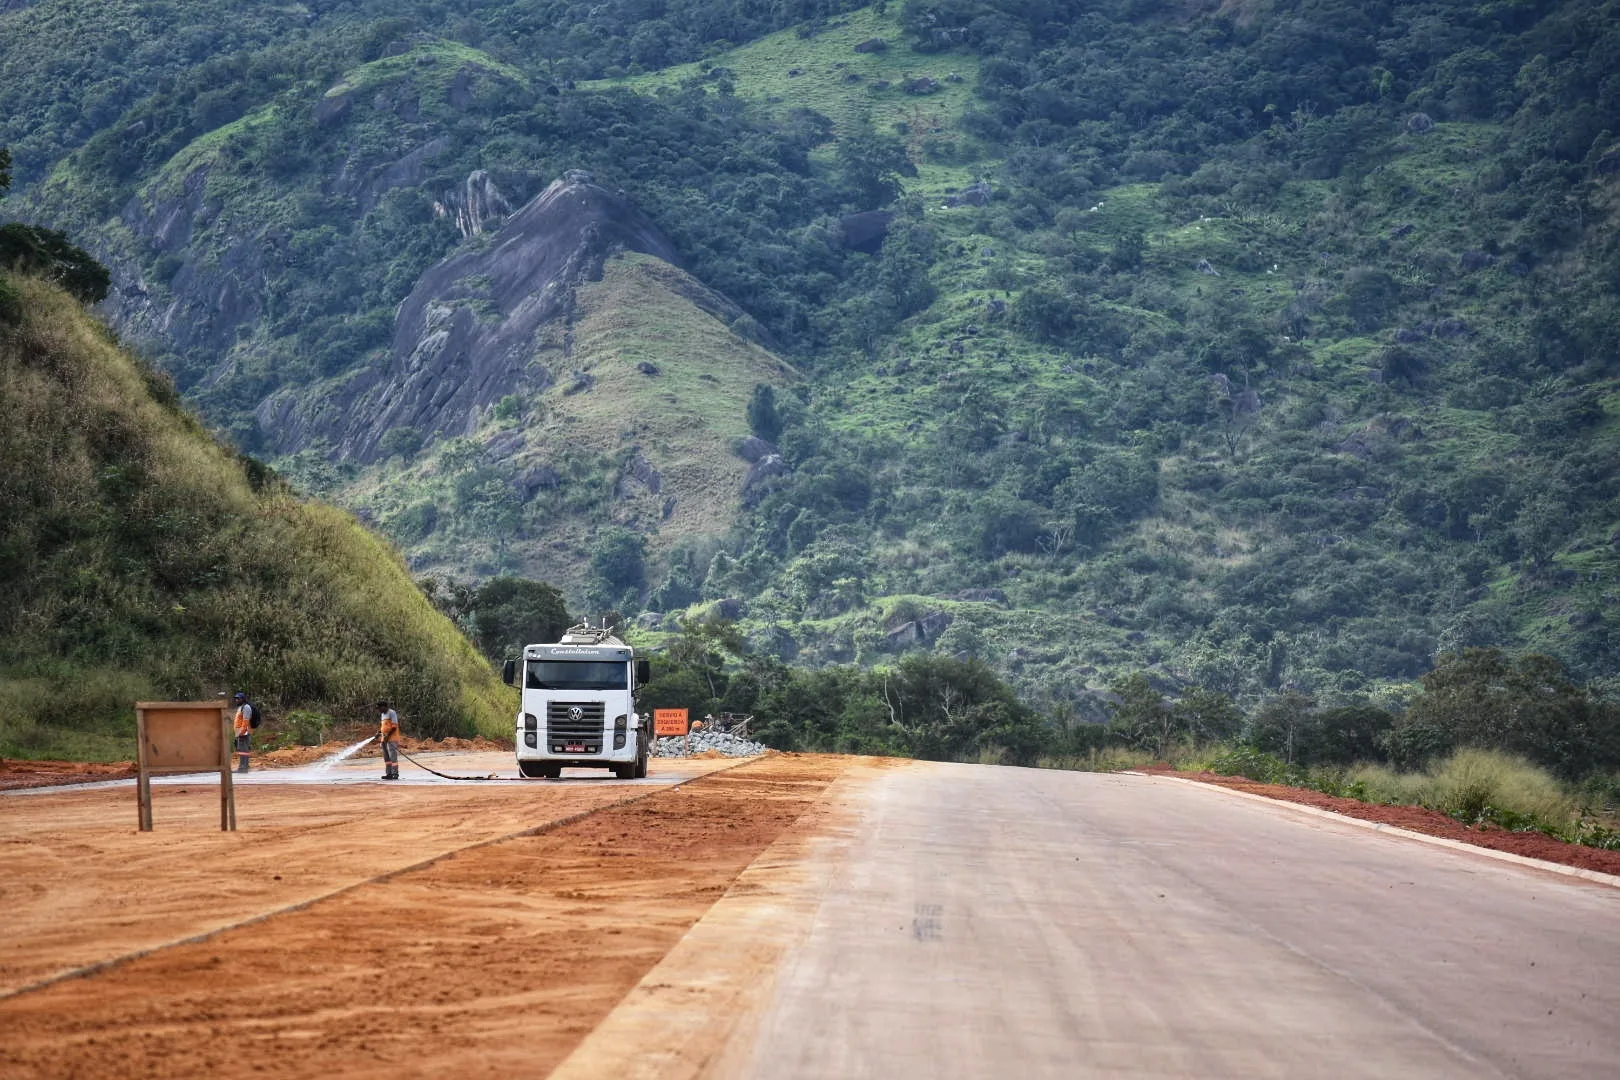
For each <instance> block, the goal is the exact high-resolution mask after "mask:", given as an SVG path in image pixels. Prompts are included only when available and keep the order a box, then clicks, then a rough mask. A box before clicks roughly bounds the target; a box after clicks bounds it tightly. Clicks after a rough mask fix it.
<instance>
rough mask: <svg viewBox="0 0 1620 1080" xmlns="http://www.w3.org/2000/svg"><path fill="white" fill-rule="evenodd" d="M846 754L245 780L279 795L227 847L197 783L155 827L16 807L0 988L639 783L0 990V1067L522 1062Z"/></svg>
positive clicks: (566, 1047)
mask: <svg viewBox="0 0 1620 1080" xmlns="http://www.w3.org/2000/svg"><path fill="white" fill-rule="evenodd" d="M725 764H727V763H725V762H692V763H687V764H685V765H684V767H686V768H689V769H692V770H693V771H694V772H696V771H701V769H703V768H713V767H714V766H716V765H721V766H723V765H725ZM847 765H848V761H847V759H839V758H821V757H810V756H805V757H798V756H772V757H769V758H766V759H762V760H758V761H755V762H752V763H749V764H747V765H745V766H742V767H740V768H737V769H728V770H724V771H720V772H716V773H714V774H713V775H709V776H705V777H703V778H702V779H699V780H695V781H693V782H691V783H688V784H686V785H684V786H681V787H678V788H674V789H656V788H646V787H641V788H636V787H626V786H616V785H606V784H603V785H594V786H587V785H580V786H577V787H570V786H569V785H567V784H559V785H540V786H535V787H530V786H521V787H518V788H516V789H514V788H510V787H506V788H495V789H477V788H466V787H446V788H405V789H384V788H380V787H370V786H368V787H365V788H359V789H348V790H325V789H292V788H278V787H265V788H260V789H254V790H252V792H251V794H252V797H253V798H256V799H257V798H263V799H266V800H270V799H278V800H281V801H282V802H283V804H284V805H283V806H282V812H281V813H280V814H278V815H276V820H277V824H274V825H264V826H262V827H261V828H260V829H259V830H258V832H259V835H255V831H254V830H251V829H250V830H248V831H245V832H243V833H238V834H235V836H232V835H231V834H222V833H219V832H213V833H209V832H207V831H206V826H205V824H204V823H205V822H206V820H207V819H208V816H209V815H210V814H217V806H218V803H217V798H218V795H217V791H215V790H213V789H208V788H195V789H187V790H186V792H185V794H184V795H181V793H180V792H178V791H175V792H166V793H163V798H164V799H165V801H166V802H167V803H168V804H169V805H168V808H167V812H168V814H169V816H170V821H172V822H175V823H174V824H172V825H171V826H170V827H169V828H168V829H167V830H166V831H160V832H157V833H153V834H146V835H139V834H136V833H135V832H134V830H133V828H131V827H130V826H132V824H133V823H132V822H126V821H125V818H128V817H131V816H132V815H131V814H129V813H128V810H129V807H128V806H127V805H126V803H128V802H129V801H130V795H129V793H128V792H127V791H122V790H114V791H105V790H104V791H91V792H83V793H64V794H60V795H57V794H52V795H38V796H29V797H16V798H14V799H13V800H10V801H8V802H7V805H6V807H5V809H6V814H5V816H4V818H3V820H0V881H3V882H4V884H3V885H0V905H3V906H0V910H3V911H6V912H7V914H6V916H5V919H6V931H7V933H6V935H5V936H6V937H7V938H8V939H10V940H9V942H8V943H7V944H6V945H5V946H4V947H3V949H4V952H3V953H0V955H3V956H4V957H5V960H4V967H3V968H0V981H3V983H4V985H3V986H0V993H3V992H4V990H5V989H6V988H15V987H17V986H20V985H23V984H25V983H27V982H29V981H31V980H33V979H37V978H39V977H41V976H42V975H45V974H48V973H50V972H52V971H58V970H61V969H63V968H66V967H72V966H74V965H77V964H85V963H92V962H94V961H96V960H99V959H106V958H108V957H110V956H115V955H120V954H122V953H124V952H128V951H129V950H130V949H132V948H144V947H150V946H151V945H152V944H155V943H157V942H156V941H153V940H151V939H154V938H155V939H159V941H172V940H174V939H175V938H176V937H182V936H185V935H186V934H190V933H196V932H198V931H199V930H207V929H211V928H213V927H214V926H217V925H220V924H221V923H222V922H229V921H233V920H234V921H240V920H241V919H243V918H247V917H251V915H253V914H254V913H256V912H261V911H270V910H274V909H276V908H278V907H283V906H285V905H286V904H287V903H296V902H298V900H299V898H300V896H301V894H306V893H310V892H317V891H326V892H329V891H331V888H332V887H333V884H334V881H335V882H336V887H342V885H343V884H344V882H343V881H341V880H338V879H340V878H344V877H347V878H349V879H351V880H352V879H354V878H355V877H356V875H357V874H358V875H359V876H360V877H361V878H364V877H366V876H370V875H367V874H366V873H365V871H366V870H367V869H370V868H371V867H373V866H378V867H381V869H379V870H376V871H373V873H387V872H388V871H389V868H388V867H387V866H386V865H385V864H386V863H387V862H388V860H389V859H390V858H392V859H393V860H394V861H395V865H399V855H400V852H401V850H402V849H403V850H407V851H409V852H410V853H411V854H412V857H413V859H414V860H420V859H422V858H426V857H430V856H431V855H433V854H436V853H438V852H440V851H447V850H452V849H455V848H457V847H465V846H466V844H467V843H479V842H482V841H484V840H487V839H489V838H490V837H492V836H496V835H500V833H499V832H497V831H496V830H500V829H505V831H506V832H510V831H512V829H506V828H505V826H506V824H508V823H511V824H512V828H513V829H515V828H521V827H523V826H524V825H525V824H530V825H532V824H533V823H535V821H536V819H537V818H539V819H540V820H544V819H545V816H546V815H548V814H549V815H551V816H552V817H553V818H555V817H560V816H566V815H567V814H571V813H577V812H579V811H580V810H582V809H583V810H589V809H592V808H593V807H601V806H603V805H604V804H606V803H611V802H614V801H617V800H621V799H624V798H626V797H630V796H637V795H644V794H645V796H646V797H645V798H641V799H639V800H638V801H636V802H633V803H630V804H628V805H623V806H613V807H608V808H606V809H599V810H598V811H597V812H596V813H593V814H591V815H590V816H588V817H585V818H584V819H583V820H580V821H576V822H574V823H572V824H568V825H564V826H561V827H559V828H557V829H555V830H553V831H549V832H546V833H543V834H541V835H536V836H523V837H517V838H514V839H507V840H500V841H498V842H496V843H492V844H487V846H481V847H476V848H474V849H472V850H466V851H462V852H460V853H459V854H455V855H452V856H450V857H448V858H445V859H442V860H441V861H438V862H435V863H434V864H432V865H430V866H426V867H423V868H421V869H416V870H408V871H405V872H403V873H398V874H396V875H394V876H391V877H388V878H387V879H386V880H381V881H375V882H367V883H362V884H358V885H357V886H356V887H354V888H351V889H349V890H348V891H345V892H343V893H341V894H340V895H337V896H335V897H332V898H330V899H326V900H321V901H319V902H317V903H314V904H313V905H311V906H309V907H307V908H304V909H302V910H297V911H292V912H288V913H285V914H279V915H274V916H272V917H271V918H269V919H267V920H265V921H263V922H259V923H255V924H253V925H249V926H245V927H242V928H240V929H235V930H228V931H226V932H224V933H221V934H219V935H218V936H215V937H212V938H210V939H209V940H206V941H202V942H199V943H196V944H190V945H180V946H176V947H172V948H163V949H160V950H159V951H156V952H154V953H152V954H151V955H148V956H145V957H142V958H139V959H134V960H131V961H129V962H127V963H124V964H122V965H120V966H118V967H116V968H113V969H110V970H106V971H103V972H100V973H98V974H95V975H92V976H90V977H88V978H79V979H69V980H66V981H62V982H58V983H55V984H53V985H50V986H47V987H45V988H43V989H39V990H35V991H31V992H28V993H24V994H21V995H18V996H15V997H12V998H9V999H6V1000H0V1025H3V1027H4V1029H5V1030H6V1038H5V1040H4V1042H3V1045H0V1073H3V1074H4V1075H6V1076H7V1077H45V1076H51V1077H71V1076H86V1077H88V1076H157V1077H170V1076H193V1075H202V1074H207V1075H210V1076H219V1077H232V1076H250V1075H251V1076H276V1075H281V1076H312V1075H345V1076H367V1075H373V1074H375V1075H387V1076H390V1077H397V1076H400V1075H443V1074H445V1073H448V1072H450V1071H452V1070H453V1071H454V1072H455V1073H456V1074H457V1076H458V1078H465V1077H476V1076H495V1075H513V1074H522V1075H544V1074H545V1073H546V1072H547V1071H549V1070H550V1068H551V1067H552V1066H553V1065H555V1063H556V1062H558V1061H560V1060H561V1059H562V1058H563V1057H564V1056H565V1055H566V1054H567V1053H568V1052H569V1051H570V1050H571V1049H572V1048H573V1046H574V1045H575V1044H576V1043H577V1042H578V1041H579V1040H580V1039H581V1038H582V1037H583V1036H584V1035H585V1034H586V1033H588V1032H589V1031H590V1030H591V1029H592V1028H593V1027H594V1026H595V1025H596V1023H597V1022H598V1021H599V1020H600V1019H601V1018H602V1017H603V1016H605V1015H606V1014H607V1013H608V1012H609V1011H610V1010H611V1008H612V1007H613V1005H614V1004H615V1003H616V1002H618V1001H619V999H620V998H622V997H623V996H624V994H625V993H626V992H627V991H628V990H629V989H630V988H631V987H633V986H634V985H635V984H636V982H637V981H638V980H639V979H640V978H641V977H642V975H643V974H645V973H646V972H647V971H648V970H649V969H651V968H652V967H653V965H655V964H656V963H657V962H658V960H659V959H660V958H661V957H662V956H663V955H664V954H665V952H667V951H668V950H669V948H670V947H671V946H672V945H673V944H674V943H675V942H676V941H677V940H679V939H680V937H681V936H682V935H683V934H684V933H685V932H686V930H687V929H688V928H689V927H690V926H691V925H692V924H693V923H694V922H696V921H697V920H698V919H699V918H700V917H701V916H702V915H703V914H704V912H706V911H707V910H708V908H709V907H710V906H711V905H712V904H713V903H714V901H715V900H716V899H718V898H719V897H720V896H721V895H722V894H723V893H724V892H725V890H726V888H727V887H728V886H729V885H730V883H731V882H732V881H733V879H735V878H736V876H737V875H738V874H739V873H740V872H741V871H742V870H743V869H744V868H745V867H747V866H748V864H749V863H750V862H751V861H752V860H753V859H754V857H755V856H756V855H757V854H758V853H759V852H760V851H762V850H763V849H764V848H765V847H766V846H767V845H769V844H770V843H771V842H772V841H774V840H776V839H777V838H778V837H779V836H781V835H782V834H783V833H784V831H786V830H788V829H789V828H790V827H792V826H793V824H794V823H795V822H796V821H797V820H798V819H799V818H800V816H801V815H803V814H804V812H805V811H806V810H807V809H808V808H809V807H811V806H812V805H814V804H815V803H816V801H817V800H818V798H819V797H820V796H821V794H822V792H823V791H824V789H825V788H826V786H827V785H828V784H829V783H831V781H832V780H833V779H835V778H836V777H837V775H838V774H839V773H841V772H842V771H843V770H844V769H845V768H846V767H847ZM247 794H248V790H247V789H244V792H243V793H242V795H244V796H245V795H247ZM182 802H183V803H184V806H182V805H181V804H182ZM266 805H268V803H267V804H266ZM105 813H116V827H113V828H107V829H104V830H101V831H100V833H99V834H98V832H97V831H96V830H95V829H94V827H93V824H94V822H95V821H96V819H97V817H98V815H100V814H105ZM292 817H296V818H297V819H298V820H297V823H296V824H289V823H288V821H289V818H292ZM193 818H195V819H196V820H194V821H193V820H191V819H193ZM24 819H28V820H31V821H33V822H34V823H35V827H34V828H32V829H30V828H28V827H27V826H26V825H24V824H21V822H23V820H24ZM356 868H359V869H358V870H357V869H356ZM278 875H279V877H278ZM148 907H150V908H151V909H152V910H150V911H148V910H143V909H145V908H148ZM52 911H54V912H55V915H54V917H53V916H52V914H51V912H52ZM19 912H21V913H22V916H21V917H19V916H18V915H17V913H19ZM222 912H223V913H226V914H225V915H223V916H222V915H221V913H222ZM143 942H144V944H143Z"/></svg>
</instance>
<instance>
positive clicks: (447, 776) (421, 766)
mask: <svg viewBox="0 0 1620 1080" xmlns="http://www.w3.org/2000/svg"><path fill="white" fill-rule="evenodd" d="M399 756H400V757H402V758H404V759H405V760H406V761H408V762H410V763H411V764H412V765H415V766H416V767H417V768H418V769H423V770H426V771H427V772H430V773H432V774H433V775H434V776H439V777H443V778H444V779H446V780H499V779H500V777H499V776H496V775H495V774H494V773H490V774H489V775H488V776H451V775H450V774H449V773H442V772H440V771H439V770H438V769H429V768H428V767H427V766H426V765H424V764H422V763H421V762H420V761H417V760H416V759H415V758H413V757H411V755H409V754H407V753H406V752H405V749H404V747H400V748H399Z"/></svg>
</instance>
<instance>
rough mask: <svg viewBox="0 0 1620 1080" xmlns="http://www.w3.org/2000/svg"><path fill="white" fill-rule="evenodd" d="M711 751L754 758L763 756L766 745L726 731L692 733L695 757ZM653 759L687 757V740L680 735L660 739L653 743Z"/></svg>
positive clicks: (698, 731)
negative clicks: (758, 755)
mask: <svg viewBox="0 0 1620 1080" xmlns="http://www.w3.org/2000/svg"><path fill="white" fill-rule="evenodd" d="M709 750H718V751H719V752H720V753H722V754H724V755H725V756H726V757H753V756H754V755H755V754H763V753H764V752H765V750H766V746H765V744H764V743H757V742H754V741H753V740H752V739H741V738H738V737H737V736H735V735H733V734H731V733H730V732H726V731H704V730H702V729H701V728H700V729H698V730H697V731H694V732H693V733H692V753H693V754H694V755H696V754H701V753H704V752H705V751H709ZM652 756H653V757H685V756H686V740H685V739H684V738H681V737H680V736H678V735H674V736H670V737H669V738H665V739H659V740H658V741H657V742H655V743H653V748H652Z"/></svg>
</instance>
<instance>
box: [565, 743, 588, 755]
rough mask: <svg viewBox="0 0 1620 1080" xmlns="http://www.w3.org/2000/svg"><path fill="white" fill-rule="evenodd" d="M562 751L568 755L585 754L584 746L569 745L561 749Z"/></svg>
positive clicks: (582, 744)
mask: <svg viewBox="0 0 1620 1080" xmlns="http://www.w3.org/2000/svg"><path fill="white" fill-rule="evenodd" d="M563 749H564V750H565V751H567V752H568V753H570V754H583V753H584V752H585V744H584V743H569V744H568V745H567V746H565V747H563Z"/></svg>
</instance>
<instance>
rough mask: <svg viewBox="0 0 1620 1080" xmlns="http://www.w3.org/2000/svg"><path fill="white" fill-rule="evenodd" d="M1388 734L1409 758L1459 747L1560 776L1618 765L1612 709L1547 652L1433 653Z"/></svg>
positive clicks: (1618, 737) (1619, 714) (1618, 716)
mask: <svg viewBox="0 0 1620 1080" xmlns="http://www.w3.org/2000/svg"><path fill="white" fill-rule="evenodd" d="M1422 682H1423V693H1422V694H1420V695H1419V696H1418V698H1417V700H1415V701H1414V702H1413V703H1412V707H1411V709H1410V710H1409V711H1408V712H1407V714H1406V715H1405V716H1404V717H1402V719H1401V721H1400V723H1399V725H1398V726H1397V727H1396V729H1395V731H1394V732H1393V733H1392V735H1391V736H1390V741H1391V748H1392V750H1395V751H1396V752H1397V753H1398V755H1399V756H1403V757H1406V758H1408V759H1409V760H1407V761H1403V762H1401V763H1402V764H1417V763H1420V762H1419V761H1413V760H1410V759H1413V758H1421V757H1427V756H1433V755H1435V754H1439V753H1444V752H1447V751H1449V750H1452V749H1455V748H1457V747H1461V746H1477V747H1483V748H1486V749H1491V750H1502V751H1506V752H1507V753H1512V754H1523V755H1524V756H1525V757H1528V758H1530V759H1531V760H1532V761H1534V762H1536V763H1537V764H1539V765H1542V766H1545V767H1546V768H1549V769H1552V770H1553V771H1555V772H1557V773H1559V774H1561V775H1563V776H1566V777H1571V778H1573V777H1578V776H1580V775H1582V774H1584V773H1588V772H1591V771H1592V770H1594V769H1611V768H1614V767H1615V766H1617V765H1620V709H1616V708H1615V706H1614V705H1612V704H1611V703H1609V702H1606V701H1603V700H1602V699H1601V698H1599V697H1598V696H1597V695H1596V694H1594V693H1592V692H1591V690H1589V689H1588V688H1587V687H1584V686H1580V685H1578V684H1576V683H1575V682H1573V681H1571V680H1570V678H1569V676H1568V673H1567V672H1566V671H1565V669H1564V665H1563V664H1562V663H1560V662H1559V661H1558V660H1556V659H1555V658H1553V657H1551V656H1545V655H1542V654H1541V653H1525V654H1524V655H1522V656H1518V657H1513V656H1510V655H1508V654H1507V653H1504V652H1503V651H1502V650H1500V649H1495V648H1474V649H1464V650H1462V652H1460V653H1448V654H1446V655H1445V656H1442V657H1441V658H1440V662H1439V664H1438V665H1437V666H1436V667H1435V669H1434V670H1433V671H1431V672H1429V673H1428V674H1427V675H1425V676H1423V680H1422Z"/></svg>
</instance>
